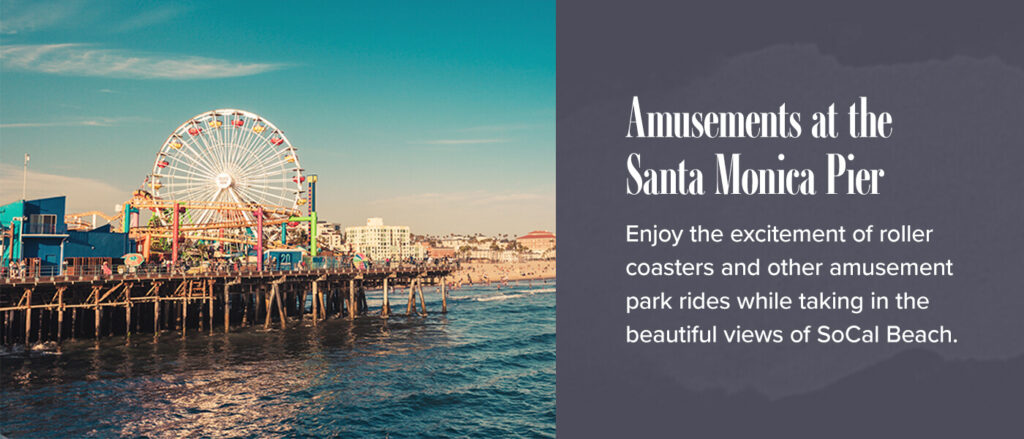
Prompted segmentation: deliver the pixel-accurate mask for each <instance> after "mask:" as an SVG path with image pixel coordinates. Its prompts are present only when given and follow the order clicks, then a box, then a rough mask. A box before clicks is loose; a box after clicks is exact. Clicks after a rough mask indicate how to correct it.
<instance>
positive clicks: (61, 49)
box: [0, 44, 284, 79]
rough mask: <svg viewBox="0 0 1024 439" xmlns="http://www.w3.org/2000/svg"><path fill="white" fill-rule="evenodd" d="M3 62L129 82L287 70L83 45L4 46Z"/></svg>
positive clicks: (22, 67)
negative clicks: (126, 79) (127, 80)
mask: <svg viewBox="0 0 1024 439" xmlns="http://www.w3.org/2000/svg"><path fill="white" fill-rule="evenodd" d="M0 60H2V61H3V66H4V68H5V69H9V70H20V71H29V72H41V73H51V74H55V75H68V76H100V77H109V78H129V79H212V78H230V77H236V76H249V75H256V74H259V73H263V72H267V71H271V70H276V69H280V68H283V67H284V65H283V64H271V63H239V62H233V61H228V60H224V59H218V58H206V57H199V56H181V55H154V54H141V53H129V52H126V51H121V50H112V49H101V48H94V47H90V46H88V45H84V44H35V45H14V46H4V47H2V48H0Z"/></svg>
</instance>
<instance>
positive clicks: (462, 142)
mask: <svg viewBox="0 0 1024 439" xmlns="http://www.w3.org/2000/svg"><path fill="white" fill-rule="evenodd" d="M504 142H508V140H505V139H439V140H424V141H422V142H409V143H413V144H426V145H478V144H484V143H504Z"/></svg>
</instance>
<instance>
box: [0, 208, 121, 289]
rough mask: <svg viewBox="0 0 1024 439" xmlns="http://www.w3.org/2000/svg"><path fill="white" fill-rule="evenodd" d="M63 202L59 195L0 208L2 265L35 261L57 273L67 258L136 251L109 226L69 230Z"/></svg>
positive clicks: (96, 256) (99, 256)
mask: <svg viewBox="0 0 1024 439" xmlns="http://www.w3.org/2000/svg"><path fill="white" fill-rule="evenodd" d="M65 201H66V200H65V197H63V196H60V197H51V198H41V199H38V200H21V201H16V202H13V203H10V204H7V205H5V206H0V228H3V232H4V233H3V241H2V242H0V246H2V250H3V252H2V255H0V262H2V263H3V266H7V264H8V263H9V262H10V261H12V260H13V261H18V260H22V259H28V260H32V259H38V262H39V264H40V266H41V267H42V269H43V271H44V272H50V273H56V272H58V271H59V270H60V267H61V261H63V260H64V259H66V258H73V257H83V258H113V259H119V258H121V257H122V256H124V255H125V254H126V253H131V252H133V251H134V250H135V242H134V241H133V240H131V239H129V238H128V234H126V233H112V232H111V231H110V226H109V225H107V226H103V227H97V228H96V229H93V230H89V231H86V232H81V231H68V227H67V225H66V224H65V223H64V209H65Z"/></svg>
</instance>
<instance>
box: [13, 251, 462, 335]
mask: <svg viewBox="0 0 1024 439" xmlns="http://www.w3.org/2000/svg"><path fill="white" fill-rule="evenodd" d="M453 270H454V267H453V266H449V265H416V266H414V265H404V266H398V267H394V268H373V269H365V270H358V269H354V268H317V269H308V270H281V271H268V270H264V271H256V270H240V271H233V270H225V271H208V272H203V273H197V274H187V273H182V272H180V271H178V272H174V271H171V272H168V271H142V272H137V273H126V274H110V275H106V276H103V275H101V274H99V273H88V274H80V275H67V276H63V275H58V276H41V277H31V276H28V277H23V278H22V277H5V278H2V279H0V314H2V316H3V323H2V327H0V342H2V343H3V344H5V345H12V344H18V343H24V344H31V343H35V342H45V341H60V340H63V339H67V338H76V337H96V338H99V337H103V336H108V335H130V334H132V333H137V332H151V333H160V332H162V331H167V330H173V331H180V332H181V333H182V334H185V333H187V332H188V331H194V330H198V331H210V332H212V331H214V330H217V329H219V330H223V331H225V332H228V331H230V330H231V327H232V326H234V327H241V326H252V325H256V324H259V322H260V321H262V325H263V326H264V328H270V327H271V326H272V325H273V324H277V325H279V326H280V327H281V328H286V327H287V325H288V323H289V322H291V321H301V320H304V319H307V318H308V319H311V320H312V323H313V324H314V325H315V324H317V322H319V321H321V320H324V319H326V318H329V317H332V316H333V317H343V316H347V317H348V318H356V317H358V316H360V315H366V314H368V313H369V309H368V306H367V304H366V294H365V291H366V289H367V288H382V289H383V301H382V305H381V308H380V310H379V312H378V313H376V315H378V316H380V317H384V318H387V317H389V316H391V315H392V313H391V299H393V298H391V297H389V293H390V294H394V290H395V289H396V288H406V289H408V303H407V306H406V314H407V315H411V314H414V313H419V314H426V312H427V309H426V304H425V301H424V298H423V286H424V285H438V286H439V288H438V292H439V293H440V295H441V310H440V311H441V312H447V311H448V310H447V307H448V306H447V285H446V278H447V277H448V276H449V275H450V274H451V272H452V271H453ZM417 295H418V299H419V307H417V303H416V302H417V301H416V299H417ZM310 303H311V304H312V305H311V306H307V304H310ZM417 308H418V309H417ZM90 311H91V312H90Z"/></svg>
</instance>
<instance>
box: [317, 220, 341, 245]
mask: <svg viewBox="0 0 1024 439" xmlns="http://www.w3.org/2000/svg"><path fill="white" fill-rule="evenodd" d="M317 240H318V241H320V245H321V246H322V247H325V248H327V249H328V250H331V251H342V250H344V249H345V247H344V241H345V237H344V236H342V232H340V231H338V229H337V228H336V227H331V226H330V225H328V227H325V228H324V229H322V230H319V229H318V230H317Z"/></svg>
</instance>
